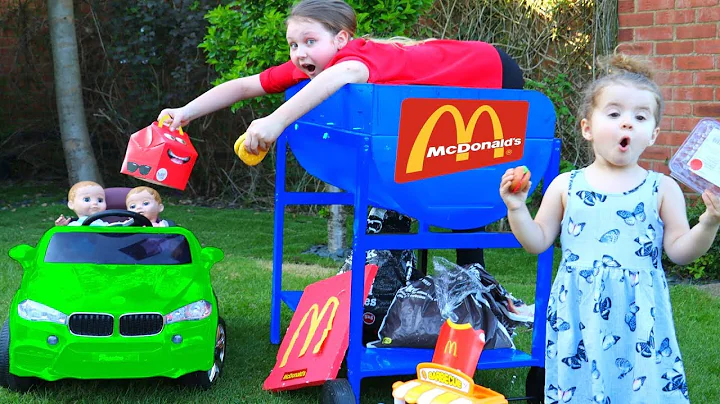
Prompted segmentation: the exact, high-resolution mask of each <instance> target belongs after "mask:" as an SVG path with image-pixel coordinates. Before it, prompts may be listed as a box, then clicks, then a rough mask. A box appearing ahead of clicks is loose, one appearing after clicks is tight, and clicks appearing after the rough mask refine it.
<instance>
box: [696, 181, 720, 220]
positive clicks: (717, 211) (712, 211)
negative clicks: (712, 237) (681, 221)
mask: <svg viewBox="0 0 720 404" xmlns="http://www.w3.org/2000/svg"><path fill="white" fill-rule="evenodd" d="M702 200H703V202H705V208H706V209H705V212H704V213H703V214H702V215H700V218H699V221H700V222H701V223H704V224H707V225H710V226H717V225H718V224H720V198H719V197H718V196H717V195H715V194H714V193H712V192H710V191H709V190H707V189H706V190H705V192H703V194H702Z"/></svg>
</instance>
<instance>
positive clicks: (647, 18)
mask: <svg viewBox="0 0 720 404" xmlns="http://www.w3.org/2000/svg"><path fill="white" fill-rule="evenodd" d="M618 12H619V31H618V43H619V44H620V47H619V50H621V51H622V52H625V53H633V54H641V55H647V56H649V57H650V59H651V60H652V61H653V62H654V65H655V67H656V68H657V69H658V74H657V76H656V79H657V81H658V83H659V84H660V85H661V88H662V92H663V96H664V97H665V101H666V110H665V117H664V118H663V120H662V122H661V125H660V127H661V131H660V136H659V138H658V141H657V143H656V145H655V146H652V147H649V148H648V149H647V150H646V151H645V153H644V154H643V156H642V159H641V164H642V165H644V166H645V167H647V168H651V169H653V170H657V171H661V172H665V173H668V168H667V165H666V161H667V160H668V159H669V158H670V157H672V155H673V154H674V153H675V151H676V150H677V148H678V146H680V144H682V142H683V140H685V138H686V137H687V135H688V134H689V133H690V131H691V130H692V128H693V127H694V126H695V124H697V122H698V121H699V120H700V119H701V118H706V117H710V118H715V119H720V0H619V2H618Z"/></svg>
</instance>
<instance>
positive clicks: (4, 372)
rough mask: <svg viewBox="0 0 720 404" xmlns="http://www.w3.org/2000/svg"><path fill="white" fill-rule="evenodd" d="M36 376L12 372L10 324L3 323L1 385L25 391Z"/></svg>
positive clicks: (0, 365) (1, 331)
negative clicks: (19, 374)
mask: <svg viewBox="0 0 720 404" xmlns="http://www.w3.org/2000/svg"><path fill="white" fill-rule="evenodd" d="M34 380H35V379H34V378H31V377H18V376H15V375H14V374H12V373H10V324H9V322H8V320H5V323H3V326H2V329H1V330H0V386H2V387H7V388H9V389H10V390H12V391H19V392H24V391H28V390H30V388H31V387H32V386H33V385H34V384H35V383H34Z"/></svg>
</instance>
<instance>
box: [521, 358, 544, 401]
mask: <svg viewBox="0 0 720 404" xmlns="http://www.w3.org/2000/svg"><path fill="white" fill-rule="evenodd" d="M525 395H526V396H528V397H532V399H531V400H528V401H527V402H528V403H530V404H542V403H543V399H544V398H545V368H541V367H537V366H531V367H530V371H529V372H528V375H527V379H525Z"/></svg>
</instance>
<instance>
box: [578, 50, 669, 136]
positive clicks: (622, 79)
mask: <svg viewBox="0 0 720 404" xmlns="http://www.w3.org/2000/svg"><path fill="white" fill-rule="evenodd" d="M598 64H599V65H600V67H601V68H602V70H604V71H605V72H606V73H605V75H603V76H602V77H600V78H598V79H597V80H595V81H593V82H592V83H590V85H589V86H588V87H587V89H586V90H585V93H584V97H583V103H582V104H581V105H580V109H579V115H580V120H582V119H590V115H591V114H592V111H593V110H594V109H595V107H596V106H597V104H596V102H597V97H598V95H600V93H601V92H602V90H604V89H605V88H606V87H608V86H611V85H614V84H629V85H632V86H634V87H636V88H637V89H639V90H647V91H650V92H651V93H653V94H654V95H655V101H656V102H657V108H655V112H654V115H655V127H657V126H660V118H662V114H663V109H664V108H665V103H664V101H663V97H662V93H661V92H660V87H659V86H658V85H657V83H656V82H655V81H654V80H653V76H654V70H653V68H652V66H651V65H650V63H649V62H647V61H646V60H644V59H640V58H639V57H637V56H630V55H623V54H619V53H615V54H612V55H608V56H605V57H603V58H600V59H599V60H598Z"/></svg>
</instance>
